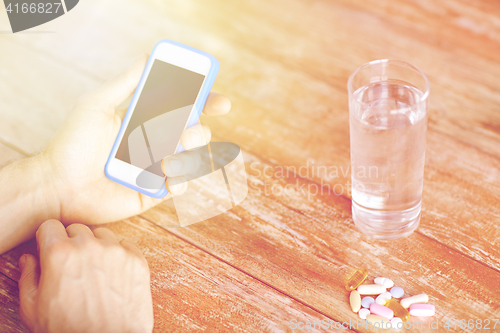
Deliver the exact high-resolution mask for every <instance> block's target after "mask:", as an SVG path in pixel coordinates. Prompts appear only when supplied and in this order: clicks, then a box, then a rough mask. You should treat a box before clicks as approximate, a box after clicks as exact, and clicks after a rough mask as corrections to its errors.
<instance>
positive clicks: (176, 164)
mask: <svg viewBox="0 0 500 333" xmlns="http://www.w3.org/2000/svg"><path fill="white" fill-rule="evenodd" d="M165 171H166V173H167V176H170V177H172V176H173V175H175V174H177V173H179V172H180V171H182V162H181V161H179V160H178V159H175V158H172V159H169V160H168V162H167V165H166V166H165Z"/></svg>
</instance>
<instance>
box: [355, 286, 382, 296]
mask: <svg viewBox="0 0 500 333" xmlns="http://www.w3.org/2000/svg"><path fill="white" fill-rule="evenodd" d="M358 291H359V294H360V295H380V294H382V293H385V292H386V291H387V289H385V287H384V286H381V285H380V284H362V285H360V286H359V287H358Z"/></svg>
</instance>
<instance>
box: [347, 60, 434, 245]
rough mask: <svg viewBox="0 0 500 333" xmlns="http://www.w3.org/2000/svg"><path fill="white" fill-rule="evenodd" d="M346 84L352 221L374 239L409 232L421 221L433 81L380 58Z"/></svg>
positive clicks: (414, 69) (405, 67)
mask: <svg viewBox="0 0 500 333" xmlns="http://www.w3.org/2000/svg"><path fill="white" fill-rule="evenodd" d="M347 88H348V93H349V126H350V136H351V178H352V216H353V219H354V223H355V224H356V226H357V227H358V228H359V229H360V230H361V231H362V232H363V233H364V234H366V235H367V236H370V237H372V238H377V239H395V238H399V237H404V236H407V235H409V234H411V233H412V232H413V231H414V230H415V229H416V228H417V226H418V224H419V221H420V209H421V202H422V185H423V176H424V161H425V134H426V128H427V98H428V96H429V81H428V80H427V77H426V76H425V74H424V73H423V72H422V71H421V70H419V69H418V68H417V67H415V66H412V65H410V64H408V63H405V62H402V61H395V60H376V61H372V62H369V63H367V64H364V65H363V66H361V67H359V68H358V69H357V70H356V71H355V72H354V73H352V75H351V76H350V77H349V81H348V83H347Z"/></svg>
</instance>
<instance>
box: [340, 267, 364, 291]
mask: <svg viewBox="0 0 500 333" xmlns="http://www.w3.org/2000/svg"><path fill="white" fill-rule="evenodd" d="M367 276H368V270H367V269H366V268H360V269H358V270H357V271H356V272H354V274H353V275H352V276H351V277H350V278H349V280H348V281H347V284H346V285H345V289H346V290H348V291H351V290H354V289H356V288H357V287H359V285H360V284H361V283H363V281H364V280H366V277H367Z"/></svg>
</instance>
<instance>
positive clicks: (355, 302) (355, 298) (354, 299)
mask: <svg viewBox="0 0 500 333" xmlns="http://www.w3.org/2000/svg"><path fill="white" fill-rule="evenodd" d="M349 302H350V303H351V309H352V312H354V313H358V311H359V309H361V296H359V292H358V291H357V290H353V291H351V296H349Z"/></svg>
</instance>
